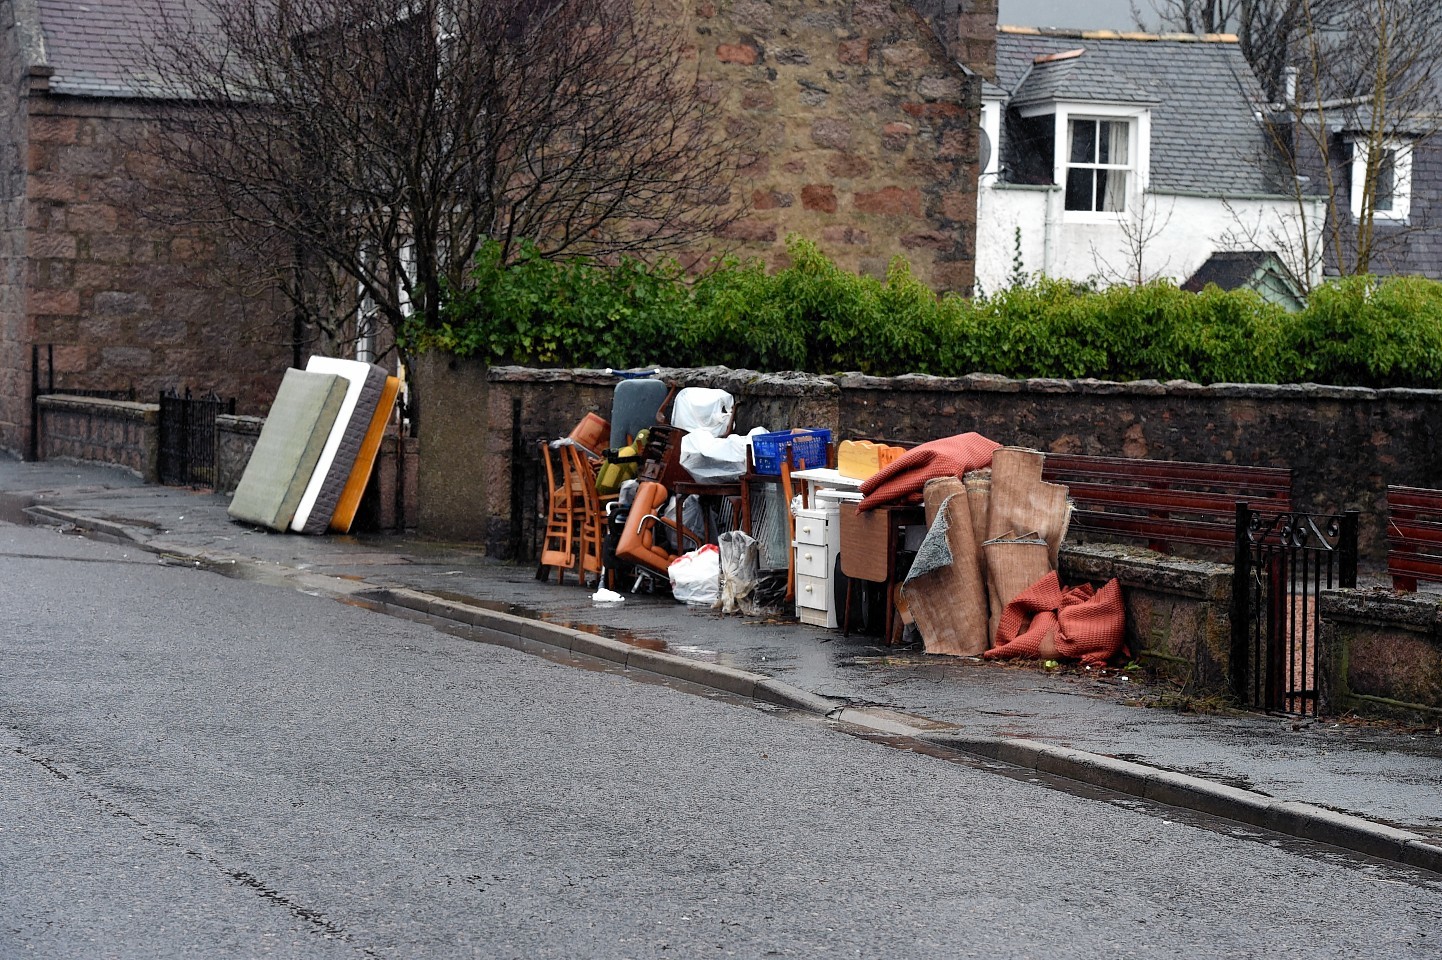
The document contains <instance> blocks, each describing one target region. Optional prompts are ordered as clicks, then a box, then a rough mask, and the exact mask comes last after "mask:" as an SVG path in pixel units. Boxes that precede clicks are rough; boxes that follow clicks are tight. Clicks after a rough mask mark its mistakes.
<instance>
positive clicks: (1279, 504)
mask: <svg viewBox="0 0 1442 960" xmlns="http://www.w3.org/2000/svg"><path fill="white" fill-rule="evenodd" d="M1042 479H1044V480H1048V481H1050V482H1052V483H1063V484H1066V486H1067V488H1068V490H1069V491H1070V493H1071V498H1072V502H1073V503H1074V504H1075V510H1074V511H1073V513H1072V519H1071V529H1072V530H1074V531H1076V532H1078V533H1084V534H1089V535H1092V536H1095V537H1097V538H1101V539H1110V538H1114V537H1122V538H1127V539H1133V540H1144V541H1146V543H1147V546H1148V547H1149V548H1151V549H1152V550H1156V551H1158V552H1160V553H1170V552H1171V545H1172V544H1174V543H1187V544H1196V545H1200V546H1205V547H1213V548H1218V549H1226V550H1231V549H1232V548H1233V545H1234V542H1235V538H1236V505H1237V503H1239V502H1245V503H1247V504H1249V505H1250V506H1251V507H1253V508H1254V509H1257V510H1264V511H1274V512H1277V513H1289V512H1291V509H1292V471H1291V470H1289V469H1286V468H1283V467H1243V466H1236V465H1233V464H1227V463H1189V462H1185V461H1177V460H1138V459H1133V458H1129V457H1088V456H1079V455H1068V454H1047V457H1046V462H1045V464H1044V466H1043V468H1042Z"/></svg>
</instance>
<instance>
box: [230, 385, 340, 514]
mask: <svg viewBox="0 0 1442 960" xmlns="http://www.w3.org/2000/svg"><path fill="white" fill-rule="evenodd" d="M345 394H346V380H345V378H344V377H338V376H336V375H334V374H329V373H311V372H307V371H304V370H295V369H290V370H287V371H286V372H285V377H284V379H282V380H281V382H280V390H278V391H277V392H276V395H275V402H274V403H272V404H271V406H270V414H269V416H267V417H266V418H265V426H263V427H262V428H261V430H260V436H259V437H258V438H256V441H255V449H254V450H253V451H252V452H251V455H250V462H249V463H247V464H246V465H245V472H244V473H243V474H242V475H241V478H240V483H239V484H237V485H236V488H235V494H234V496H232V497H231V501H230V508H229V510H228V512H229V514H230V515H231V516H232V517H233V518H235V519H236V520H243V521H245V522H246V523H253V524H256V525H257V526H262V527H268V528H269V529H271V530H277V531H282V532H283V531H285V530H286V529H288V528H289V527H290V523H291V520H292V519H294V517H295V511H296V509H297V507H298V505H299V504H300V500H301V497H302V496H303V495H304V493H305V488H306V485H307V484H308V483H309V482H310V478H311V476H312V475H313V474H314V473H315V468H316V464H317V463H318V462H319V461H320V455H321V451H322V450H323V449H324V447H325V443H326V439H327V438H328V437H329V436H330V433H331V428H332V427H334V426H335V421H336V417H337V416H338V415H339V414H340V409H341V405H342V403H344V401H345Z"/></svg>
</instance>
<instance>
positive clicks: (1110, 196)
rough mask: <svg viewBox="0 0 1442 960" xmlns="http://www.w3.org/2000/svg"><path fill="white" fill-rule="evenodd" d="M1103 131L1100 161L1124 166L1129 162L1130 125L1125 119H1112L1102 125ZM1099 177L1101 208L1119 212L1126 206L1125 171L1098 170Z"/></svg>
mask: <svg viewBox="0 0 1442 960" xmlns="http://www.w3.org/2000/svg"><path fill="white" fill-rule="evenodd" d="M1102 126H1103V129H1104V131H1105V133H1104V135H1103V137H1102V138H1101V143H1100V146H1101V149H1102V155H1101V157H1100V160H1101V162H1102V163H1106V164H1112V165H1115V166H1119V167H1125V166H1128V165H1129V164H1130V162H1131V161H1130V158H1129V156H1128V154H1129V153H1130V149H1129V148H1130V145H1131V136H1130V134H1131V125H1130V124H1128V123H1127V122H1126V121H1120V120H1112V121H1109V122H1107V123H1105V124H1103V125H1102ZM1097 175H1098V177H1100V178H1101V180H1102V183H1101V184H1100V185H1099V186H1101V190H1100V193H1101V197H1100V199H1101V209H1102V210H1106V211H1108V212H1118V213H1119V212H1121V211H1123V210H1125V209H1126V208H1127V171H1125V170H1099V171H1097Z"/></svg>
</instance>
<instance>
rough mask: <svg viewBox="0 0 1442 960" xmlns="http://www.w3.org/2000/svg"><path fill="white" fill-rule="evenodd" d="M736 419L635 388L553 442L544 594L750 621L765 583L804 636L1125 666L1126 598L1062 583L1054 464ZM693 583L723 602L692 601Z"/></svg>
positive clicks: (979, 449)
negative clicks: (667, 600)
mask: <svg viewBox="0 0 1442 960" xmlns="http://www.w3.org/2000/svg"><path fill="white" fill-rule="evenodd" d="M734 421H735V406H734V402H733V398H732V397H731V396H730V395H729V394H727V393H725V392H724V391H719V390H704V389H697V388H687V389H682V390H676V389H674V388H673V387H671V386H669V385H667V384H665V383H663V382H661V381H658V380H647V379H638V380H628V381H622V382H621V383H620V384H618V386H617V389H616V395H615V398H614V401H613V407H612V416H611V418H610V419H609V420H606V419H604V418H602V417H601V416H599V415H598V414H594V413H592V414H587V415H586V416H585V417H584V418H583V419H582V420H581V422H580V423H578V424H577V425H576V428H575V429H574V430H573V431H572V432H571V434H570V435H569V436H567V437H564V438H561V439H558V440H551V441H545V442H543V443H542V457H543V460H544V463H545V471H546V490H547V493H548V496H547V506H546V512H545V517H544V531H545V532H544V536H543V543H542V549H541V556H540V564H539V567H538V570H537V576H538V578H546V577H549V576H550V575H551V574H552V573H555V574H556V576H557V579H558V581H564V580H565V578H566V576H567V575H574V576H575V577H576V578H577V580H578V581H579V582H580V583H582V584H585V585H587V586H590V585H595V586H596V587H597V588H598V593H597V597H598V598H600V597H601V596H602V595H603V593H604V594H605V595H606V596H607V597H608V598H612V597H619V594H617V593H616V591H618V590H630V591H632V592H635V591H637V590H642V589H647V590H665V589H671V590H672V591H673V592H674V594H675V595H676V596H677V597H678V599H685V600H687V601H688V602H696V601H697V599H698V598H700V600H701V601H702V602H707V603H710V604H712V605H713V606H715V607H717V608H718V609H723V610H735V609H740V610H741V611H742V612H755V610H756V609H757V604H755V603H754V602H753V603H752V604H750V605H749V606H748V605H747V604H746V603H745V602H733V601H735V600H736V598H737V596H738V595H740V596H742V597H744V596H747V595H748V594H746V592H745V591H747V590H750V589H751V588H752V587H753V586H754V585H755V583H756V582H758V581H759V580H760V579H761V578H762V577H770V581H769V582H770V583H771V584H773V589H775V590H776V593H777V597H776V598H777V599H781V600H782V601H783V602H784V603H785V605H786V609H787V612H793V611H794V614H795V616H796V617H797V618H798V619H800V620H801V621H803V622H805V623H810V624H814V625H816V626H821V627H827V628H832V629H842V630H845V631H848V632H849V631H850V630H851V629H852V627H853V626H867V625H869V626H871V627H872V628H874V629H877V630H878V632H880V633H881V635H882V636H883V637H884V639H885V641H886V642H887V643H900V642H903V641H904V639H905V638H906V636H907V635H908V631H915V632H916V633H917V634H919V635H920V639H921V640H922V642H923V643H924V644H925V647H926V649H927V650H928V651H931V652H935V653H944V654H953V655H968V656H986V657H1012V656H1030V657H1044V658H1050V657H1073V658H1077V659H1082V660H1085V661H1088V662H1100V661H1104V660H1107V659H1109V658H1113V657H1115V656H1116V655H1117V654H1118V652H1119V651H1120V650H1121V648H1122V642H1123V622H1122V616H1123V614H1122V603H1121V596H1120V588H1119V587H1118V586H1117V584H1116V583H1115V582H1112V583H1108V584H1106V585H1104V586H1103V587H1101V588H1100V589H1094V588H1093V586H1092V585H1090V584H1080V585H1075V586H1073V587H1070V588H1065V587H1063V585H1062V584H1061V583H1060V582H1059V580H1058V579H1057V575H1056V569H1057V553H1058V550H1059V548H1060V545H1061V541H1062V539H1063V538H1064V536H1065V535H1066V531H1067V526H1068V523H1069V520H1070V518H1071V511H1072V504H1071V501H1070V499H1069V497H1068V494H1067V488H1066V487H1065V486H1062V485H1060V484H1055V483H1051V482H1048V481H1045V480H1043V479H1042V466H1043V463H1044V461H1045V457H1044V456H1043V455H1042V454H1040V453H1038V452H1036V451H1031V450H1023V449H1018V448H1003V447H1002V446H1001V445H1000V444H998V443H995V442H993V441H991V440H988V439H986V438H985V437H981V436H979V435H977V434H962V435H959V436H956V437H949V438H943V439H940V440H935V441H932V442H930V443H924V444H920V445H915V444H902V443H895V444H893V443H886V442H880V441H871V440H856V441H850V440H848V441H844V442H842V443H840V444H833V443H832V438H831V434H830V431H828V430H824V429H816V428H792V429H788V430H782V431H777V432H767V431H765V430H761V429H758V430H754V431H752V432H751V433H750V434H748V435H746V436H737V435H734V434H731V433H730V429H731V427H732V426H733V425H734ZM738 551H742V552H741V553H738ZM708 552H709V553H708ZM738 557H740V559H739V560H738ZM698 571H700V572H699V573H698ZM699 577H707V578H709V580H710V581H711V583H712V585H713V588H712V589H710V590H703V591H695V590H693V589H692V587H693V584H692V582H691V581H692V580H693V579H695V578H699ZM729 581H740V582H741V583H743V584H744V585H745V586H744V589H738V588H737V587H736V585H735V583H732V582H729ZM778 586H779V588H777V587H778ZM878 612H879V614H880V615H879V616H878V615H877V614H878Z"/></svg>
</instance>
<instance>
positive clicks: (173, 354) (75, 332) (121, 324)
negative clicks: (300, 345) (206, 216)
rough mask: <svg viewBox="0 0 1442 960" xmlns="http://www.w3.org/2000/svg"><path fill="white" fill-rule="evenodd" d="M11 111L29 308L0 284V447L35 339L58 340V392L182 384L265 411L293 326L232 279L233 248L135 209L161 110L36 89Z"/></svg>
mask: <svg viewBox="0 0 1442 960" xmlns="http://www.w3.org/2000/svg"><path fill="white" fill-rule="evenodd" d="M20 103H21V104H22V106H21V109H22V110H28V116H27V118H26V121H25V127H26V129H25V133H26V135H27V142H26V143H25V144H24V146H23V149H22V153H23V155H24V158H25V160H24V163H25V167H24V171H23V177H22V183H23V189H24V191H25V200H24V204H23V206H24V212H23V217H24V223H25V227H26V229H25V231H24V244H23V248H22V249H20V250H19V251H18V253H16V251H15V249H14V245H13V244H12V245H11V248H10V249H9V250H8V252H11V253H12V254H16V255H15V257H14V258H13V259H12V261H11V263H10V272H11V273H12V274H13V275H14V277H15V279H16V282H17V283H22V284H23V288H24V291H25V294H24V296H25V301H24V308H23V310H18V311H12V304H13V302H14V299H15V298H14V297H13V296H12V297H11V298H10V300H9V301H6V300H5V297H6V294H5V292H4V291H3V290H0V303H4V304H5V306H6V315H5V321H4V322H5V336H6V339H5V341H4V343H3V344H0V349H3V350H5V351H6V354H5V357H4V358H3V359H5V360H6V361H7V362H6V363H5V370H6V373H5V376H6V377H7V378H8V379H7V380H6V381H5V382H4V383H3V384H0V446H3V447H6V448H9V449H11V450H14V451H17V452H22V453H23V452H24V451H25V447H26V445H27V443H26V441H27V437H26V433H27V430H28V421H29V403H28V389H29V384H28V382H25V381H26V380H27V379H28V378H27V373H28V368H29V359H30V358H29V344H30V343H37V344H42V345H44V344H54V358H55V364H54V382H55V385H56V387H58V388H60V389H62V390H63V389H64V388H67V387H69V388H74V389H87V390H120V389H128V388H131V387H134V388H135V389H136V391H137V393H138V394H139V395H140V396H151V395H157V394H158V393H159V392H160V391H161V390H162V389H164V388H167V387H180V386H190V387H193V388H194V389H196V390H198V391H200V392H208V391H214V392H216V393H217V394H219V395H221V396H226V397H230V396H233V397H236V398H237V402H238V408H239V410H240V411H241V412H243V413H253V412H260V411H261V410H263V409H264V408H265V405H266V404H268V403H269V401H270V399H271V398H272V397H273V396H274V394H275V390H276V388H277V386H278V385H279V382H280V377H281V375H282V373H283V372H284V370H285V368H286V367H287V366H288V364H289V361H290V345H289V343H288V340H287V337H288V329H286V330H282V329H278V328H276V327H275V326H274V325H272V324H271V323H270V322H269V319H268V318H269V316H270V311H269V308H268V307H267V306H266V305H265V304H263V303H261V302H259V301H256V300H254V299H250V298H247V297H246V296H244V295H242V294H241V293H239V292H237V289H236V288H235V287H234V286H233V285H231V284H230V283H229V282H228V281H229V280H233V279H234V273H235V271H234V269H233V264H232V262H231V258H232V257H234V256H239V254H238V253H233V252H232V251H231V250H230V249H229V248H228V247H227V246H226V244H225V243H224V242H222V241H221V240H218V239H216V238H215V237H214V236H212V235H211V234H210V233H209V232H208V231H207V230H206V229H205V228H203V227H200V226H198V225H194V226H187V225H183V224H181V225H177V224H174V223H170V224H163V223H159V222H155V221H151V220H148V219H146V218H145V217H144V216H142V215H141V214H140V213H138V212H137V209H138V207H139V206H140V204H139V203H138V201H137V198H138V197H140V196H142V190H141V184H142V183H143V182H144V181H145V180H146V179H147V178H152V177H154V176H155V175H156V171H155V169H154V160H153V158H151V157H150V156H148V154H147V153H146V152H145V151H143V150H141V149H140V148H139V146H138V145H139V144H141V143H143V142H144V139H145V137H146V135H147V131H148V130H149V129H150V125H151V124H153V122H154V118H155V115H156V114H155V113H154V111H155V110H157V109H160V108H157V107H152V106H145V105H140V104H136V103H132V102H126V101H118V100H104V99H97V98H83V97H61V96H52V95H43V90H37V91H35V92H33V93H32V94H31V95H30V96H29V97H28V98H27V99H24V100H22V101H20ZM17 377H18V378H19V379H17Z"/></svg>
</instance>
